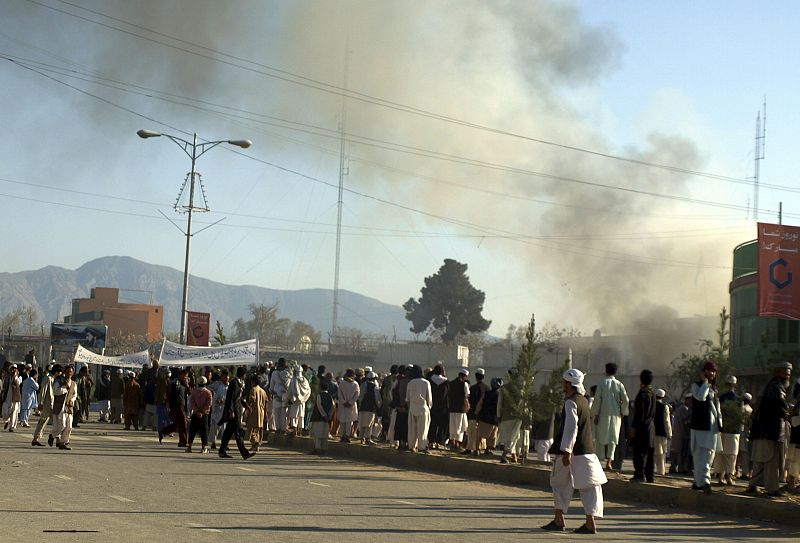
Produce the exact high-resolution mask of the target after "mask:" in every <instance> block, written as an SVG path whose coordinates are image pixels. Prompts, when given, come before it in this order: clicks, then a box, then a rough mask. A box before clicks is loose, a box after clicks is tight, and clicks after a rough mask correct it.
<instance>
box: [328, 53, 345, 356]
mask: <svg viewBox="0 0 800 543" xmlns="http://www.w3.org/2000/svg"><path fill="white" fill-rule="evenodd" d="M347 47H348V48H349V45H348V46H347ZM349 65H350V51H349V50H348V51H346V54H345V61H344V87H343V88H344V90H345V93H344V94H343V95H342V114H341V119H340V122H339V198H338V201H337V208H336V262H335V265H334V275H333V319H332V321H331V335H330V345H329V346H328V349H329V350H331V351H332V350H333V344H334V343H335V342H336V334H337V330H338V328H339V267H340V260H341V250H342V205H343V204H344V178H345V176H346V175H347V174H348V173H349V168H348V167H347V157H346V156H345V122H346V120H347V71H348V69H349Z"/></svg>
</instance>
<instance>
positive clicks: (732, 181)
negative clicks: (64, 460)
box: [0, 0, 800, 334]
mask: <svg viewBox="0 0 800 543" xmlns="http://www.w3.org/2000/svg"><path fill="white" fill-rule="evenodd" d="M0 13H2V17H0V53H1V54H2V56H3V57H4V59H5V60H3V63H2V66H0V81H2V84H0V118H1V119H2V122H3V130H2V136H0V137H1V138H2V140H1V142H2V144H1V145H0V213H2V217H3V223H4V225H5V228H4V234H5V235H4V236H3V240H4V243H3V251H2V264H1V265H0V271H9V272H14V271H20V270H29V269H37V268H40V267H43V266H46V265H50V264H52V265H57V266H62V267H65V268H70V269H74V268H76V267H78V266H80V265H81V264H83V263H84V262H86V261H88V260H91V259H94V258H97V257H100V256H105V255H129V256H132V257H134V258H138V259H141V260H144V261H147V262H151V263H157V264H163V265H167V266H171V267H174V268H177V269H182V268H183V258H184V239H185V238H184V237H183V236H182V235H181V233H180V232H179V231H178V230H177V229H176V228H175V226H173V225H172V224H170V223H169V222H168V221H167V220H166V219H164V218H163V217H162V215H161V214H160V213H159V210H160V211H162V212H163V213H165V214H166V215H168V216H169V217H171V218H173V219H174V220H175V221H177V223H178V224H179V225H181V227H184V225H185V216H184V215H178V214H177V213H175V211H174V210H173V209H172V207H171V206H172V204H173V203H174V201H175V199H176V197H177V195H178V192H179V189H180V186H181V184H182V183H183V181H184V179H185V176H186V173H187V172H188V171H189V159H188V157H187V156H186V155H184V154H183V152H182V151H181V149H180V148H178V147H177V146H176V145H174V144H173V143H171V142H170V141H169V140H167V139H166V138H160V139H148V140H142V139H139V138H138V137H137V136H136V130H138V129H140V128H149V129H152V130H158V131H161V132H164V133H171V134H175V135H177V136H180V137H184V138H191V134H192V133H193V132H195V131H196V132H198V134H199V137H200V138H204V139H206V140H217V139H238V138H248V139H251V140H252V141H253V147H252V148H250V149H248V150H246V151H241V150H238V149H235V148H225V146H220V147H218V148H215V149H213V150H211V151H209V153H208V154H206V155H204V156H203V157H202V158H201V159H200V160H199V161H198V167H197V169H198V171H199V172H200V173H201V174H202V180H203V184H204V187H205V193H206V195H207V197H208V203H209V205H210V207H211V209H212V212H210V213H208V214H205V215H198V216H197V217H196V229H199V228H202V227H203V226H205V225H206V224H208V223H211V222H214V221H217V220H219V219H222V218H225V220H224V221H223V222H222V223H221V224H220V225H218V226H215V227H213V228H211V229H209V230H207V231H205V232H202V233H200V234H198V235H197V236H196V237H195V239H194V243H193V254H192V271H193V273H194V274H196V275H199V276H202V277H206V278H209V279H213V280H216V281H220V282H224V283H230V284H254V285H259V286H264V287H272V288H279V289H301V288H320V287H321V288H331V287H332V285H333V274H334V271H333V270H334V247H335V225H336V200H337V190H336V185H337V183H338V176H339V154H340V144H339V136H338V130H339V126H340V120H341V113H342V94H343V92H342V88H345V87H346V88H347V89H348V94H349V96H350V97H349V98H347V100H346V119H345V123H344V127H345V132H346V133H347V138H346V139H347V144H346V145H345V154H346V156H347V161H346V167H347V170H346V171H347V175H346V176H345V184H346V187H347V190H348V192H346V193H345V196H344V211H343V224H344V233H345V235H344V236H343V239H342V252H341V255H342V267H341V282H340V285H341V287H342V288H345V289H348V290H352V291H356V292H360V293H362V294H365V295H368V296H373V297H375V298H378V299H380V300H382V301H385V302H388V303H394V304H398V305H399V304H402V303H403V302H404V301H405V300H406V299H407V298H408V297H410V296H415V297H416V296H418V295H419V288H420V287H421V285H422V280H423V278H424V277H425V276H426V275H429V274H431V273H433V272H435V271H436V270H437V269H438V267H439V266H441V264H442V262H443V260H444V259H445V258H456V259H458V260H460V261H462V262H465V263H467V264H468V265H469V275H470V277H471V280H472V282H473V284H474V285H475V286H476V287H477V288H479V289H482V290H484V291H485V292H486V296H487V301H486V305H485V311H484V315H485V317H486V318H488V319H491V320H492V321H493V325H492V328H491V330H490V331H491V332H492V333H495V334H502V333H503V332H504V331H505V329H506V327H507V326H508V325H509V324H510V323H521V322H525V321H526V320H527V319H528V317H529V315H530V313H532V312H535V313H536V314H537V318H538V319H539V320H540V321H548V320H549V321H553V322H556V323H558V324H559V325H562V326H577V327H579V328H580V329H581V330H582V331H583V332H584V333H591V332H592V330H593V329H594V328H598V327H602V328H603V329H604V330H606V331H621V330H624V329H630V328H631V327H632V326H635V325H636V321H637V319H641V318H643V317H646V316H647V315H650V314H654V312H655V313H656V314H658V313H659V311H660V313H663V312H664V311H666V313H667V314H669V315H671V314H677V315H681V316H691V315H696V314H701V315H702V314H716V313H717V312H718V311H719V308H720V307H721V306H722V305H723V304H725V305H727V303H728V302H727V290H728V281H729V280H730V273H731V271H730V266H731V250H732V248H733V247H734V246H735V245H736V244H738V243H741V242H743V241H747V240H748V239H751V238H753V237H754V236H755V224H754V221H753V212H752V211H751V210H750V211H748V209H749V208H751V207H752V200H753V188H752V186H751V185H750V184H748V181H747V178H749V177H750V176H752V175H753V146H754V141H753V138H754V134H755V118H756V113H757V111H758V110H759V108H760V107H761V103H762V100H763V99H764V97H765V96H766V99H767V116H768V119H767V138H766V159H765V160H764V161H763V162H762V178H761V179H762V183H764V184H771V185H773V187H765V188H762V190H761V192H760V204H759V207H760V209H761V211H760V219H762V220H765V221H768V222H769V221H775V220H776V219H775V211H776V210H777V207H778V202H779V201H783V203H784V210H785V212H786V214H785V216H784V222H785V223H789V224H795V223H798V222H800V221H798V217H800V205H798V204H799V203H800V201H799V200H800V199H798V198H797V191H798V190H800V186H799V185H798V183H797V180H796V175H795V171H794V168H793V167H794V166H795V165H794V164H792V162H791V161H792V160H793V159H792V157H793V156H796V152H795V147H796V137H795V134H794V130H795V128H796V126H798V125H800V114H798V107H797V99H796V97H797V95H798V88H799V87H800V71H798V70H797V66H796V62H795V61H794V59H793V56H792V55H793V53H792V52H793V51H796V50H797V49H798V40H797V37H796V22H797V20H798V19H799V18H800V5H798V4H797V3H796V2H789V1H786V2H770V3H769V4H768V5H766V6H757V5H754V4H752V3H750V2H731V1H724V2H723V1H709V2H669V3H651V2H634V1H630V2H568V1H535V2H521V1H520V2H483V1H479V0H475V1H454V2H411V1H405V2H400V1H398V2H388V1H387V2H366V1H362V2H334V1H331V2H265V1H256V0H251V1H234V2H227V3H224V4H223V3H220V2H216V1H212V0H202V1H189V0H185V1H174V2H158V1H155V0H152V1H144V0H143V1H138V2H123V1H122V0H116V1H108V0H107V1H99V0H97V1H88V0H69V1H59V0H35V1H30V0H0ZM9 59H10V60H9ZM554 144H555V145H554ZM231 150H236V151H238V153H233V152H231ZM586 151H590V152H586ZM620 158H622V159H624V160H620ZM774 186H778V187H784V188H775V187H774ZM786 188H788V190H785V189H786ZM119 286H120V287H122V288H126V287H127V288H135V287H133V286H129V285H119ZM662 306H668V308H669V309H667V308H665V307H662ZM659 308H660V310H659ZM190 309H197V310H210V311H211V312H212V313H213V308H195V307H192V304H191V297H190ZM320 311H321V312H323V313H330V311H331V308H330V307H321V308H320ZM347 311H348V309H347V308H342V312H343V313H346V312H347ZM361 317H362V318H363V319H364V320H365V322H368V320H369V315H362V316H361Z"/></svg>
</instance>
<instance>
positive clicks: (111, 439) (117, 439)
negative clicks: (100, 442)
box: [100, 436, 130, 441]
mask: <svg viewBox="0 0 800 543" xmlns="http://www.w3.org/2000/svg"><path fill="white" fill-rule="evenodd" d="M100 437H102V438H103V439H107V440H109V441H130V439H128V438H125V437H119V436H100Z"/></svg>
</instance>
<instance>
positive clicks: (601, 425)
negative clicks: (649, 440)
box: [591, 362, 630, 470]
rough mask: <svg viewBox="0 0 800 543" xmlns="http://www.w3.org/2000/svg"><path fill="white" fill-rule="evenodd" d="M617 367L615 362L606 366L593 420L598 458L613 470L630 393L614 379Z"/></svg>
mask: <svg viewBox="0 0 800 543" xmlns="http://www.w3.org/2000/svg"><path fill="white" fill-rule="evenodd" d="M616 373H617V365H616V364H614V363H613V362H609V363H608V364H606V378H605V379H603V381H602V382H601V383H600V385H599V386H598V387H597V392H596V393H595V397H594V402H592V408H591V412H592V420H593V422H594V425H595V428H594V430H595V443H596V447H595V448H596V450H597V457H598V458H599V459H600V462H605V469H607V470H610V469H611V462H612V461H613V460H614V451H615V450H616V448H617V443H618V442H619V429H620V425H621V424H622V417H624V416H625V415H627V414H628V403H629V401H630V400H629V399H628V392H627V391H626V390H625V385H623V384H622V383H621V382H619V381H617V378H616V377H614V375H616Z"/></svg>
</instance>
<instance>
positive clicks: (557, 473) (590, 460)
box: [542, 368, 607, 534]
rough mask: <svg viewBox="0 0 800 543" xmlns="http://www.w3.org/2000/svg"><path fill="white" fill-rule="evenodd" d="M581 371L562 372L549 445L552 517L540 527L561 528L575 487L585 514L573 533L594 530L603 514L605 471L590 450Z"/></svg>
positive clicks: (590, 439) (592, 446)
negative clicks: (559, 407) (559, 401)
mask: <svg viewBox="0 0 800 543" xmlns="http://www.w3.org/2000/svg"><path fill="white" fill-rule="evenodd" d="M583 377H584V376H583V373H582V372H581V371H580V370H576V369H574V368H573V369H569V370H567V371H565V372H564V375H563V379H564V396H565V401H564V409H563V411H562V412H561V416H560V420H559V422H558V430H557V431H556V437H555V442H554V443H553V446H552V447H551V449H550V453H551V454H553V455H554V457H553V471H552V472H551V473H550V486H551V487H552V488H553V501H554V502H555V518H554V519H553V520H551V521H550V522H549V523H548V524H546V525H544V526H542V529H544V530H548V531H556V532H563V531H564V528H565V523H564V515H565V514H566V513H567V511H568V510H569V502H570V501H572V496H573V494H574V493H575V489H578V490H579V491H580V494H581V501H582V502H583V510H584V513H585V514H586V522H585V523H584V524H583V525H582V526H581V527H580V528H578V529H577V530H575V533H577V534H595V533H597V524H596V523H595V519H596V518H602V517H603V488H602V486H601V485H604V484H605V483H606V482H607V479H606V475H605V473H603V468H602V466H601V465H600V461H599V460H598V459H597V455H596V454H594V440H593V439H592V424H591V421H590V418H589V401H588V400H587V399H586V397H584V394H585V393H586V389H584V387H583Z"/></svg>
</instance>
